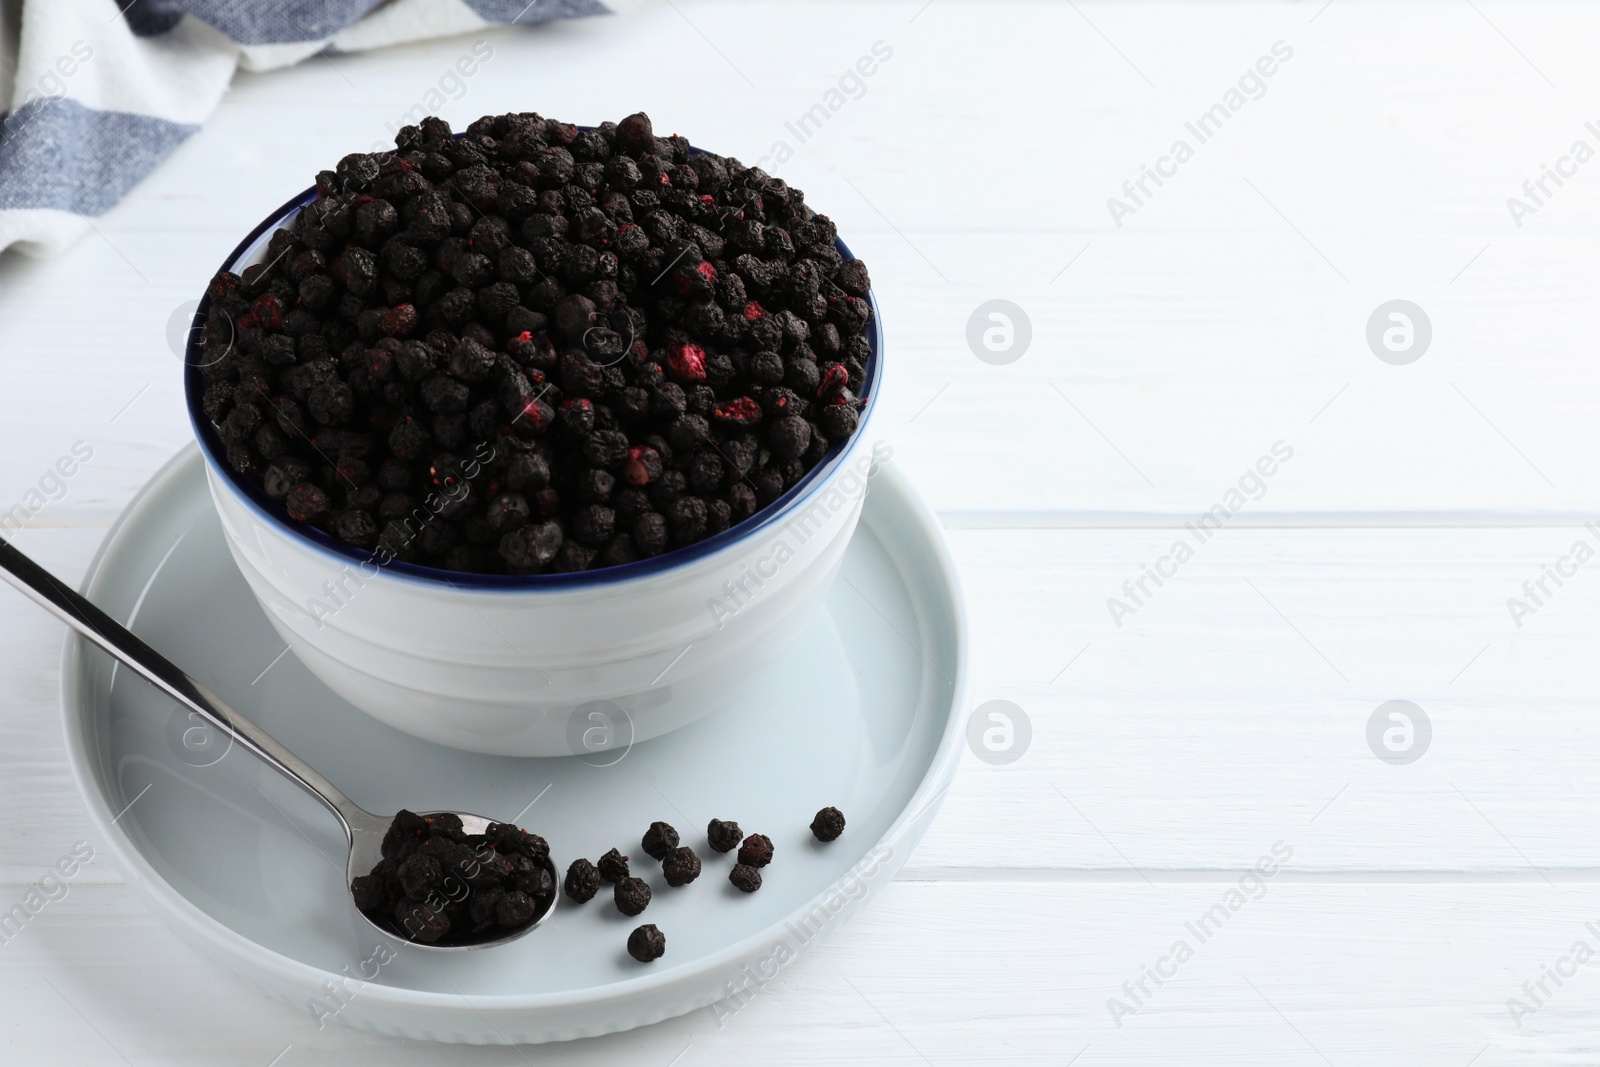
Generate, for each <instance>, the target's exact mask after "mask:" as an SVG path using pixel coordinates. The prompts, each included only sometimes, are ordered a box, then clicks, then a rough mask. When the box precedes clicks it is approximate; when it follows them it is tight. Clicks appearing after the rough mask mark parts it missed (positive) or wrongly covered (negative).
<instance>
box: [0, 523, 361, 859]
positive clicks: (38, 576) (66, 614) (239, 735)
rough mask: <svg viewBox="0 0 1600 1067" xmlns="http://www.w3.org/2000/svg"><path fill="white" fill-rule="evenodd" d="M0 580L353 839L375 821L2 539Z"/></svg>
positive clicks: (168, 661) (329, 783)
mask: <svg viewBox="0 0 1600 1067" xmlns="http://www.w3.org/2000/svg"><path fill="white" fill-rule="evenodd" d="M0 578H4V579H5V580H6V581H8V582H10V583H11V584H12V585H14V586H16V587H17V588H18V589H20V590H22V592H24V593H26V594H27V595H28V596H29V597H31V598H33V600H35V601H36V602H37V603H39V604H40V605H41V606H43V607H44V608H45V609H46V610H48V611H49V612H51V614H53V615H55V616H56V617H57V618H59V619H60V620H61V621H63V622H65V623H66V624H67V625H68V626H70V627H72V628H73V629H74V630H76V631H78V632H79V633H80V634H82V635H83V636H84V637H87V638H88V639H89V640H91V641H93V642H94V643H95V644H97V645H99V646H100V647H101V648H103V649H105V650H106V651H107V652H109V653H111V655H113V656H115V657H116V658H117V659H118V660H120V661H122V662H123V663H125V664H127V665H128V666H129V667H130V668H132V669H133V670H135V671H137V672H138V673H139V675H140V676H141V677H143V678H145V679H146V680H147V681H149V682H150V683H151V684H153V685H154V686H155V687H156V688H157V689H160V690H161V691H162V692H164V693H166V694H167V695H168V696H170V697H172V698H173V699H174V700H176V701H178V702H179V703H180V704H182V705H184V706H185V707H187V708H189V709H190V710H192V711H194V712H195V713H197V714H199V715H200V716H201V717H202V718H204V719H205V720H206V721H207V722H209V723H211V724H212V725H213V726H215V727H217V729H219V730H221V731H222V732H223V733H225V734H227V735H228V736H229V737H231V738H233V739H234V740H235V741H237V742H238V743H239V744H241V745H243V746H244V747H245V748H247V749H249V750H250V751H251V752H253V753H255V755H256V756H258V757H259V758H260V759H262V760H263V761H264V762H266V763H267V765H268V766H270V767H272V768H273V769H274V770H276V771H277V772H278V773H279V774H282V775H283V776H284V777H285V778H287V779H289V780H290V781H291V782H293V783H295V784H296V785H298V786H299V787H300V788H302V789H304V790H305V791H306V792H308V793H310V794H311V795H312V796H314V797H316V798H317V799H318V800H320V801H322V803H323V804H324V805H326V806H327V808H328V810H329V811H331V812H333V813H334V814H335V815H337V816H338V817H339V820H340V821H341V822H342V823H344V826H345V832H346V833H347V834H349V832H350V829H351V827H352V825H356V824H362V823H364V822H365V821H369V820H370V816H366V812H364V811H363V810H362V809H361V808H359V807H357V806H356V805H355V804H354V803H352V802H351V800H350V798H349V797H347V796H345V795H344V794H343V793H342V792H340V791H339V790H338V789H337V788H336V787H335V786H334V784H333V783H332V782H330V781H328V780H327V779H326V778H324V777H323V776H322V775H320V774H318V773H317V772H316V771H315V770H313V769H312V768H311V766H310V765H309V764H307V763H306V762H305V761H304V760H302V759H301V758H300V757H299V756H296V755H295V754H294V753H293V752H290V751H289V750H288V749H287V748H284V747H283V746H282V745H281V744H279V743H278V742H277V741H276V740H274V739H273V738H272V736H271V735H270V734H268V733H267V732H266V731H265V730H263V729H261V727H259V726H257V725H256V724H255V723H253V722H251V721H250V720H249V719H247V718H245V717H244V716H243V715H242V714H240V713H239V712H238V711H237V710H235V709H234V708H232V707H230V706H229V705H228V704H227V702H226V701H224V700H223V699H222V698H221V697H219V696H217V695H216V694H215V693H213V692H211V691H210V690H209V689H207V688H206V687H205V686H203V685H201V684H200V683H199V682H197V681H195V679H193V678H191V677H190V676H189V675H188V674H186V673H185V672H184V671H183V670H181V669H180V668H179V667H178V666H177V665H176V664H174V663H173V662H172V661H171V660H169V659H167V658H166V657H165V656H163V655H161V653H159V652H157V651H156V650H155V649H153V648H151V647H150V646H149V645H147V644H145V643H144V642H143V641H142V640H140V639H139V638H138V637H137V636H135V634H134V633H133V632H132V631H131V630H129V629H128V628H127V627H125V626H123V625H122V624H121V623H119V622H117V621H116V620H115V619H113V618H111V616H109V615H107V614H106V613H105V612H103V611H101V610H100V609H99V608H97V607H95V606H94V605H93V604H91V603H90V602H89V600H88V599H87V598H86V597H84V596H82V595H81V594H79V593H78V592H76V591H75V590H73V589H70V588H68V587H67V586H66V585H65V584H63V583H62V582H61V581H60V580H59V579H57V578H56V577H55V575H53V574H51V573H50V572H49V571H47V570H45V569H44V568H43V567H41V566H39V565H38V564H37V563H35V562H34V561H33V560H31V559H29V558H28V557H27V556H26V555H24V554H23V553H22V552H20V551H18V550H17V548H16V547H15V546H14V545H12V544H11V543H10V542H9V541H6V540H4V539H0ZM363 816H366V818H365V819H364V818H363Z"/></svg>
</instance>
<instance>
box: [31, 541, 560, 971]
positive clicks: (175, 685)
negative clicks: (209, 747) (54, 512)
mask: <svg viewBox="0 0 1600 1067" xmlns="http://www.w3.org/2000/svg"><path fill="white" fill-rule="evenodd" d="M0 578H4V579H5V580H6V581H7V582H9V583H11V584H12V585H14V586H16V587H17V588H18V589H19V590H21V591H22V592H23V593H25V594H27V595H28V596H29V597H30V598H32V599H33V600H34V601H35V602H37V603H38V604H39V605H41V606H42V607H44V608H45V609H46V610H48V611H50V612H51V613H52V614H54V615H55V616H56V617H57V618H59V619H61V620H62V621H63V622H65V623H66V624H67V625H68V626H70V627H72V628H73V629H74V630H76V631H77V632H78V633H80V634H82V635H83V636H84V637H86V638H88V639H89V640H90V641H92V642H94V643H95V644H96V645H98V646H99V647H100V648H103V649H104V650H105V651H106V652H108V653H110V654H111V655H112V656H114V657H115V658H116V659H117V660H118V661H120V662H121V663H124V664H126V665H127V666H128V667H129V668H131V669H132V670H134V671H136V672H137V673H138V674H139V676H140V677H142V678H144V679H145V680H146V681H148V682H149V683H151V684H152V685H154V686H155V687H156V688H157V689H159V690H161V691H162V692H164V693H166V694H167V695H168V696H170V697H172V698H173V699H174V700H176V701H178V702H179V703H180V704H182V705H184V706H185V707H186V708H188V709H189V710H191V711H193V712H195V713H196V714H198V715H200V716H201V717H202V718H203V719H205V720H206V721H207V722H209V723H211V724H212V725H213V726H215V727H216V728H217V729H219V730H221V731H222V732H223V733H225V734H226V735H228V736H229V737H231V738H232V739H233V740H234V741H236V742H238V743H239V744H240V745H241V746H242V747H244V748H245V749H247V750H249V751H250V752H251V753H252V754H253V755H255V756H256V757H257V758H258V759H260V760H261V761H262V762H263V763H265V764H267V766H269V767H271V768H272V769H273V770H275V771H277V772H278V773H279V774H281V775H283V776H284V777H285V778H287V779H289V781H291V782H293V783H294V784H295V785H297V786H299V787H300V788H301V789H303V790H305V791H306V792H307V793H310V794H311V795H312V796H313V797H315V798H316V799H317V800H318V801H320V802H321V803H322V805H323V806H324V807H326V808H327V809H328V810H329V811H330V812H332V813H333V815H334V816H335V817H336V818H337V819H338V820H339V822H340V824H341V825H342V826H343V827H344V831H345V839H346V842H347V843H348V845H349V858H348V861H347V863H346V865H345V885H346V887H347V889H348V890H349V892H350V896H351V902H352V903H353V904H354V905H355V906H356V908H357V910H359V911H360V912H361V914H362V916H363V917H365V918H366V920H367V921H368V922H370V923H371V924H372V925H373V926H374V927H376V928H377V929H378V930H380V931H382V932H383V933H384V934H386V935H387V936H389V937H391V938H395V939H397V940H401V941H404V942H406V943H408V944H412V945H417V946H420V947H422V948H429V949H436V950H445V951H452V950H453V951H461V950H469V949H479V948H490V947H492V946H495V945H503V944H505V943H507V942H509V941H514V940H516V939H517V938H519V937H522V936H523V935H524V934H526V933H528V932H530V931H531V930H533V929H534V928H535V927H537V926H538V925H540V924H541V923H542V922H543V921H544V920H545V919H546V918H548V917H549V915H550V913H551V912H553V911H554V910H555V905H556V897H557V892H556V867H555V864H554V863H553V862H551V860H550V849H549V846H548V845H547V844H546V843H545V840H544V838H542V837H539V836H538V835H537V834H531V833H528V832H527V831H525V830H521V829H518V828H517V827H515V826H513V825H510V824H508V823H499V822H494V821H493V820H491V819H487V818H485V817H484V816H481V815H474V814H472V813H470V812H465V811H433V812H425V813H421V814H418V813H415V812H410V811H400V812H399V813H397V814H395V815H394V816H384V815H375V814H373V813H372V812H370V811H367V810H366V809H364V808H362V807H361V806H360V805H358V804H356V803H355V802H354V801H352V800H351V799H350V798H349V797H347V796H345V795H344V793H343V792H342V791H340V789H339V788H338V787H337V786H335V785H334V784H333V783H332V782H330V781H328V779H326V778H324V777H323V776H322V775H321V774H319V773H318V772H317V771H316V770H315V769H314V768H313V767H311V766H310V765H309V764H307V763H306V762H305V761H304V760H302V759H300V757H298V756H296V755H295V754H294V753H293V752H290V751H289V750H288V749H287V748H285V747H284V746H283V745H282V744H280V743H279V742H278V741H277V740H275V739H274V738H273V737H272V736H271V735H269V734H268V733H267V732H266V731H265V730H263V729H261V727H259V726H257V725H256V724H255V723H253V722H251V721H250V720H249V719H247V718H245V717H244V716H243V715H241V714H240V713H239V712H238V711H237V710H235V709H234V708H233V707H231V706H230V705H229V704H228V703H227V702H226V701H224V700H223V699H222V698H221V697H219V696H217V695H216V694H215V693H213V692H211V691H210V690H209V689H207V688H206V687H205V686H204V685H202V684H201V683H200V682H198V681H196V680H195V679H194V678H193V677H191V676H190V675H189V674H187V673H186V672H185V671H183V669H182V668H180V667H178V666H177V665H176V664H174V663H173V662H172V661H171V660H169V659H167V658H166V657H165V656H162V655H161V654H160V653H159V652H157V651H156V650H155V649H153V648H151V647H150V646H149V645H147V644H145V642H144V641H143V640H141V639H140V638H139V637H138V636H137V635H135V634H134V633H133V632H132V631H131V630H129V629H127V627H125V626H123V625H121V624H120V623H118V622H116V621H115V620H114V619H112V618H111V616H109V615H107V614H106V613H105V612H103V611H101V610H100V609H99V608H97V607H95V606H94V604H92V603H91V602H90V601H89V600H88V599H87V598H86V597H84V596H82V595H81V594H79V593H77V592H75V591H74V590H72V589H71V588H70V587H68V586H67V585H65V584H64V583H62V582H61V581H60V580H59V579H57V578H56V577H55V576H54V575H52V574H51V573H50V572H49V571H47V570H45V569H44V568H43V567H41V566H39V564H37V563H35V562H34V561H33V560H32V559H30V558H29V557H28V556H26V555H24V554H23V553H22V552H20V551H18V550H17V549H16V548H15V547H14V546H13V545H11V544H10V543H9V542H7V541H4V540H0Z"/></svg>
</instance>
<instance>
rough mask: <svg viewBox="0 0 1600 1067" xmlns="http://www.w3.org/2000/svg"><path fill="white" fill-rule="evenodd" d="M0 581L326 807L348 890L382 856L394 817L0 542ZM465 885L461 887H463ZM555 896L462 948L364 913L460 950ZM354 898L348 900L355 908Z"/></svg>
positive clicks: (484, 944) (464, 818)
mask: <svg viewBox="0 0 1600 1067" xmlns="http://www.w3.org/2000/svg"><path fill="white" fill-rule="evenodd" d="M0 578H4V579H5V580H6V581H8V582H10V583H11V584H12V585H14V586H16V587H17V588H18V589H20V590H22V592H24V593H26V594H27V595H28V596H29V597H31V598H32V599H33V600H35V601H36V602H38V603H39V604H40V605H42V606H43V607H44V608H46V609H47V610H49V611H50V612H51V613H52V614H54V615H55V616H56V617H57V618H59V619H61V620H62V621H63V622H65V623H66V624H67V625H68V626H70V627H72V628H73V629H74V630H76V631H78V632H79V633H80V634H82V635H83V636H84V637H87V638H88V639H89V640H91V641H93V642H94V643H95V644H97V645H99V646H100V647H101V648H103V649H105V650H106V651H107V652H109V653H111V655H113V656H115V657H116V658H117V659H118V660H120V661H122V662H123V663H125V664H127V665H128V666H129V667H130V668H132V669H133V670H135V671H137V672H138V673H139V674H140V676H142V677H143V678H144V679H145V680H146V681H148V682H150V683H151V684H152V685H154V686H155V687H156V688H157V689H160V690H161V691H162V692H164V693H166V694H167V695H168V696H170V697H172V698H173V699H174V700H176V701H178V702H179V703H180V704H182V705H184V706H185V707H187V708H189V709H190V710H192V711H194V712H196V713H197V714H199V715H201V716H202V717H204V718H205V719H206V721H207V722H210V723H211V724H212V725H214V726H216V727H217V728H218V729H219V730H221V731H223V732H224V733H226V734H227V735H228V736H230V737H232V738H233V739H234V740H235V741H237V742H239V744H240V745H242V746H243V747H244V748H246V749H248V750H249V751H250V752H252V753H254V754H255V755H256V756H257V757H258V758H259V759H261V760H262V762H264V763H266V764H267V766H269V767H271V768H272V769H273V770H275V771H277V772H278V773H279V774H281V775H283V776H284V777H285V778H287V779H289V781H291V782H293V783H294V784H295V785H297V786H299V787H300V788H301V789H304V790H305V791H306V792H307V793H310V794H311V795H312V796H314V797H316V798H317V799H318V800H320V801H321V802H322V804H323V806H324V807H326V808H327V809H328V810H329V811H331V812H333V814H334V815H335V816H337V817H338V819H339V823H340V825H342V826H343V827H344V834H345V839H346V841H347V842H348V843H349V847H350V858H349V862H348V863H346V865H345V879H344V882H345V889H346V891H347V892H349V891H350V883H351V882H352V881H354V880H355V878H356V876H357V875H363V874H366V873H367V872H368V871H370V870H372V868H373V867H374V866H376V865H377V863H378V861H379V860H380V859H381V858H382V846H383V836H384V834H385V833H387V832H388V830H389V824H390V823H391V822H393V821H394V819H393V817H392V816H389V817H385V816H380V815H374V814H372V813H371V812H369V811H367V810H365V809H363V808H361V807H359V806H358V805H357V804H356V803H355V802H354V801H352V800H351V799H350V798H349V797H347V796H345V795H344V794H343V793H342V792H340V791H339V789H338V788H337V787H335V786H334V784H333V783H332V782H330V781H328V780H327V779H326V778H324V777H323V776H322V775H320V774H318V773H317V772H316V771H315V770H313V769H312V768H311V767H310V765H308V764H307V763H306V762H305V761H304V760H302V759H301V758H300V757H299V756H296V755H295V754H294V753H293V752H290V751H289V750H288V749H287V748H284V747H283V746H282V745H281V744H279V743H278V742H277V741H275V740H273V738H272V737H271V736H270V735H268V733H267V732H266V731H265V730H263V729H261V727H259V726H257V725H256V724H255V723H253V722H251V721H250V720H249V719H247V718H245V717H244V716H243V715H241V714H240V713H239V712H238V711H237V710H235V709H234V708H232V707H230V706H229V705H228V704H227V703H226V702H225V701H223V700H222V698H221V697H219V696H217V695H216V694H215V693H213V692H211V691H210V690H209V689H207V688H206V687H205V686H203V685H201V684H200V683H199V682H197V681H195V679H193V678H191V677H190V676H189V675H188V674H186V673H184V671H183V670H182V669H180V668H179V667H177V666H176V665H175V664H173V663H172V661H170V660H168V659H167V658H166V657H164V656H162V655H161V654H160V653H159V652H157V651H156V650H155V649H153V648H151V647H150V646H149V645H147V644H145V643H144V642H143V641H142V640H140V639H139V638H138V637H136V636H135V635H134V634H133V632H132V631H130V630H129V629H128V628H127V627H125V626H123V625H121V624H120V623H118V622H117V621H115V620H114V619H112V618H111V616H109V615H107V614H106V613H105V612H103V611H101V610H100V609H99V608H97V607H95V606H94V605H93V604H91V603H90V602H89V601H88V599H87V598H85V597H83V596H82V595H80V594H79V593H77V592H75V591H74V590H72V589H69V588H68V587H67V586H65V585H63V584H62V583H61V582H60V581H58V580H57V579H56V578H55V576H54V575H52V574H51V573H50V572H49V571H47V570H45V569H44V568H43V567H41V566H39V565H38V564H37V563H35V562H34V561H33V560H31V559H29V558H28V557H27V556H25V555H23V554H22V553H21V552H19V551H18V550H17V549H16V548H15V547H14V546H13V545H12V544H11V543H10V542H8V541H5V540H4V539H0ZM419 814H422V815H424V816H429V815H442V814H446V813H444V812H421V813H419ZM451 814H454V815H456V816H457V817H458V818H460V820H461V823H462V827H463V829H464V830H465V831H466V832H467V833H468V834H481V833H483V832H484V829H485V828H486V827H487V826H488V825H489V823H490V822H491V821H492V820H490V819H486V818H484V817H483V816H481V815H473V814H471V813H469V812H465V811H458V812H453V813H451ZM544 868H545V870H547V871H548V872H549V873H550V878H551V882H552V885H554V884H556V883H557V882H558V876H557V874H556V868H555V864H554V863H552V862H551V861H550V859H549V858H548V857H546V858H545V861H544ZM462 886H463V888H465V883H462ZM559 896H560V893H559V891H558V892H556V893H554V894H553V895H552V896H551V898H550V903H549V905H547V906H546V907H545V909H544V912H543V914H541V915H539V916H538V917H537V918H536V919H535V920H534V921H533V922H531V923H529V924H528V925H527V926H524V927H522V928H520V929H517V930H513V931H511V932H510V933H507V934H505V935H504V936H502V937H496V938H491V939H487V940H483V941H475V942H470V943H464V944H453V945H437V944H427V943H425V942H421V941H413V940H411V939H410V938H408V937H405V936H404V935H403V934H402V933H400V932H399V931H398V928H397V927H395V926H391V925H388V924H386V923H382V922H377V921H375V920H373V919H372V918H371V917H370V916H368V915H367V914H366V913H365V912H362V913H361V915H362V917H363V918H365V919H366V920H367V921H368V922H369V923H371V924H372V925H373V926H374V927H376V928H377V929H378V930H381V931H382V932H383V933H384V934H386V935H387V936H389V937H391V938H394V939H396V940H399V941H404V942H405V943H406V944H408V945H416V946H418V947H420V948H431V949H436V950H439V951H461V950H466V949H477V948H489V947H490V946H493V945H503V944H505V943H506V942H508V941H515V940H516V939H517V938H519V937H521V936H522V935H523V934H526V933H528V932H529V931H530V930H532V929H533V928H534V927H536V926H538V925H539V924H540V923H542V922H544V920H545V919H547V918H549V917H550V913H551V912H553V911H555V901H556V898H557V897H559ZM353 904H354V901H353V900H352V905H353Z"/></svg>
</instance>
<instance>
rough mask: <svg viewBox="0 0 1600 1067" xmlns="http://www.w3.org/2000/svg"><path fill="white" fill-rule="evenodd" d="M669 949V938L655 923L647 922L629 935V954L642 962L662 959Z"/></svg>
mask: <svg viewBox="0 0 1600 1067" xmlns="http://www.w3.org/2000/svg"><path fill="white" fill-rule="evenodd" d="M666 951H667V938H666V935H665V934H663V933H662V932H661V931H660V930H658V929H656V924H655V923H645V924H644V925H643V926H641V927H639V928H638V929H636V930H634V932H633V933H631V934H629V935H628V955H630V956H632V957H633V958H634V959H636V960H638V961H639V962H640V963H649V962H651V961H652V960H658V959H660V958H661V957H662V956H663V955H664V954H665V953H666Z"/></svg>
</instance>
